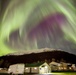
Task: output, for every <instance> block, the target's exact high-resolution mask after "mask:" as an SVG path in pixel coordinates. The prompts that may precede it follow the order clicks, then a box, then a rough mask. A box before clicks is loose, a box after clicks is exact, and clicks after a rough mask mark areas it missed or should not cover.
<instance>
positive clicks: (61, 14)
mask: <svg viewBox="0 0 76 75" xmlns="http://www.w3.org/2000/svg"><path fill="white" fill-rule="evenodd" d="M75 2H76V0H0V56H2V55H6V54H8V53H12V52H16V51H32V50H35V51H36V50H37V49H41V48H53V49H60V50H63V51H66V52H70V53H73V54H75V55H76V4H75Z"/></svg>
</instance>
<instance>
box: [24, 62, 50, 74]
mask: <svg viewBox="0 0 76 75" xmlns="http://www.w3.org/2000/svg"><path fill="white" fill-rule="evenodd" d="M50 72H51V69H50V67H49V65H48V64H47V63H46V62H45V63H43V62H39V63H33V64H26V65H25V73H36V74H47V73H50Z"/></svg>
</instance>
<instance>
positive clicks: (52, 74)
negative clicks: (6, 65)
mask: <svg viewBox="0 0 76 75" xmlns="http://www.w3.org/2000/svg"><path fill="white" fill-rule="evenodd" d="M0 75H9V74H7V73H0ZM24 75H76V72H67V73H65V72H62V73H49V74H24Z"/></svg>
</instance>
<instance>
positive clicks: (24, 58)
mask: <svg viewBox="0 0 76 75" xmlns="http://www.w3.org/2000/svg"><path fill="white" fill-rule="evenodd" d="M52 58H55V59H56V60H59V61H60V60H61V59H64V60H65V61H66V62H67V63H74V64H76V55H73V54H70V53H67V52H64V51H57V50H54V51H44V52H40V53H31V54H24V55H6V56H2V57H0V60H3V63H2V64H1V67H5V66H6V64H7V65H10V64H15V63H33V62H37V61H45V59H46V60H50V61H51V60H52Z"/></svg>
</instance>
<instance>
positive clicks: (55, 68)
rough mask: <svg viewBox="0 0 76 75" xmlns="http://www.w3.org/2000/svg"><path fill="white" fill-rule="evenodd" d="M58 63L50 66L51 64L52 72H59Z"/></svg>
mask: <svg viewBox="0 0 76 75" xmlns="http://www.w3.org/2000/svg"><path fill="white" fill-rule="evenodd" d="M58 65H59V64H58V63H57V62H55V61H52V62H51V63H50V64H49V66H50V68H51V70H52V71H57V70H58Z"/></svg>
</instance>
